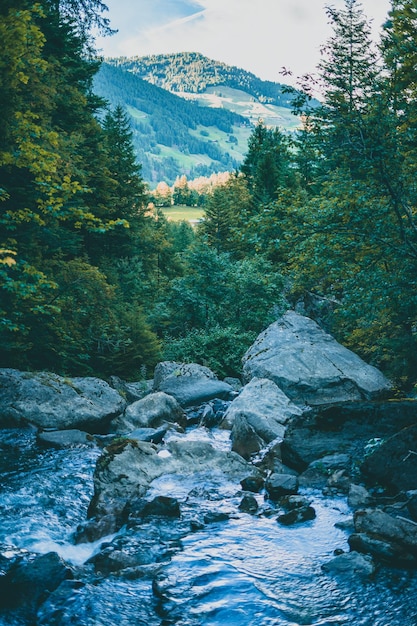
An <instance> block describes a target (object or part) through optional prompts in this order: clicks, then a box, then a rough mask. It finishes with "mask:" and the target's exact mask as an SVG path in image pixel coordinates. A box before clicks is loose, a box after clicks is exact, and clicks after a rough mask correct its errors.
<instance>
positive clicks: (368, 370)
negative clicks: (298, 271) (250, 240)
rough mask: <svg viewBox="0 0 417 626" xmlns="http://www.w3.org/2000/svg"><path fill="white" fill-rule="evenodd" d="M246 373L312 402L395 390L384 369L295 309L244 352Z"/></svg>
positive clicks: (370, 396)
mask: <svg viewBox="0 0 417 626" xmlns="http://www.w3.org/2000/svg"><path fill="white" fill-rule="evenodd" d="M243 374H244V378H245V380H246V381H248V380H251V379H252V378H254V377H257V378H268V379H270V380H272V381H274V382H275V383H276V384H277V385H278V387H280V388H281V389H282V390H283V391H284V393H285V394H286V395H287V396H288V397H289V398H291V399H292V400H294V402H297V403H300V404H304V403H306V404H308V405H322V404H328V403H330V402H332V403H333V402H348V401H358V400H363V399H375V398H379V397H381V396H382V395H387V394H388V392H389V391H390V390H391V383H390V382H389V381H388V380H387V379H386V378H385V376H383V374H382V373H381V372H380V371H379V370H377V369H376V368H375V367H373V366H371V365H368V364H367V363H365V362H364V361H363V360H362V359H361V358H360V357H359V356H357V355H356V354H354V353H353V352H352V351H351V350H348V349H347V348H345V347H344V346H342V345H340V344H339V343H338V342H337V341H336V340H335V339H334V338H333V337H331V336H330V335H329V334H327V333H326V332H324V330H322V329H321V328H320V327H319V326H318V324H316V322H314V321H313V320H311V319H309V318H308V317H304V316H303V315H299V314H298V313H295V312H294V311H288V312H287V313H286V314H285V315H284V316H283V317H282V318H281V319H279V320H278V321H276V322H274V323H273V324H271V325H270V326H269V327H268V328H267V329H266V330H265V331H263V332H262V333H261V334H260V335H259V337H258V338H257V339H256V341H255V343H254V344H253V345H252V346H251V348H249V350H248V351H247V352H246V354H245V355H244V357H243Z"/></svg>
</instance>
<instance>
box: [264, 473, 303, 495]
mask: <svg viewBox="0 0 417 626" xmlns="http://www.w3.org/2000/svg"><path fill="white" fill-rule="evenodd" d="M265 488H266V490H267V492H268V495H269V497H270V498H271V500H274V501H275V500H278V499H279V498H280V497H281V496H286V495H291V494H295V493H297V491H298V479H297V477H296V476H292V475H289V474H271V476H270V477H269V478H268V479H267V481H266V483H265Z"/></svg>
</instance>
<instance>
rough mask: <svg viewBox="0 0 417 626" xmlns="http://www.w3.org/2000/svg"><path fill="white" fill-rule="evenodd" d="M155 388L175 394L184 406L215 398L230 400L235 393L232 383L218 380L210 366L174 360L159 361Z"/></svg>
mask: <svg viewBox="0 0 417 626" xmlns="http://www.w3.org/2000/svg"><path fill="white" fill-rule="evenodd" d="M153 389H154V391H163V392H165V393H167V394H169V395H170V396H173V397H174V398H175V399H176V400H177V401H178V403H179V404H180V405H181V406H182V407H188V406H194V405H199V404H203V402H208V401H209V400H212V399H213V398H221V399H223V400H229V399H231V398H232V397H234V395H235V392H234V391H233V388H232V387H231V385H228V384H227V383H225V382H222V381H220V380H218V378H217V376H216V375H215V374H214V372H212V371H211V370H210V369H209V368H208V367H204V366H203V365H198V364H197V363H175V362H173V361H163V362H162V363H158V365H157V366H156V368H155V374H154V386H153Z"/></svg>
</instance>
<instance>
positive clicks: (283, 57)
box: [97, 0, 391, 83]
mask: <svg viewBox="0 0 417 626" xmlns="http://www.w3.org/2000/svg"><path fill="white" fill-rule="evenodd" d="M104 1H105V3H106V4H107V6H108V7H109V12H108V13H107V14H106V16H107V17H109V18H110V21H111V25H112V27H113V28H117V29H118V31H119V32H118V33H117V34H116V35H113V36H112V37H106V38H99V39H98V40H97V46H98V48H99V50H100V52H101V53H102V54H103V55H104V56H144V55H148V54H162V53H169V52H201V53H202V54H204V55H206V56H208V57H209V58H211V59H215V60H216V61H223V62H224V63H227V64H228V65H236V66H237V67H240V68H243V69H245V70H247V71H250V72H253V73H254V74H256V75H257V76H258V77H260V78H262V79H264V80H272V81H275V82H286V83H288V82H291V79H289V78H288V77H283V76H282V75H281V74H280V70H281V68H282V67H286V68H288V69H290V70H291V71H292V72H293V74H294V76H301V75H303V74H305V73H311V72H314V70H315V68H316V66H317V63H318V62H319V60H320V46H321V45H323V44H324V43H325V42H326V40H327V39H328V37H329V35H330V33H331V30H330V28H329V25H328V23H327V16H326V12H325V6H326V5H331V6H334V7H337V8H342V7H343V6H344V1H343V0H329V1H326V0H107V1H106V0H104ZM361 5H362V7H363V10H364V13H365V15H366V16H367V17H368V18H370V19H372V23H373V29H374V32H375V33H378V32H379V31H380V26H381V24H382V23H383V22H384V21H385V18H386V16H387V13H388V10H389V8H390V5H391V3H390V0H362V1H361Z"/></svg>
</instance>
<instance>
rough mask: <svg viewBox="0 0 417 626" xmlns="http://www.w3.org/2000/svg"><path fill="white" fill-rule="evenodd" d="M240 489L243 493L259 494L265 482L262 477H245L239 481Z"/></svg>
mask: <svg viewBox="0 0 417 626" xmlns="http://www.w3.org/2000/svg"><path fill="white" fill-rule="evenodd" d="M240 484H241V486H242V489H243V490H244V491H252V492H253V493H259V492H260V491H261V489H263V487H264V485H265V480H264V479H263V477H262V476H247V477H246V478H244V479H243V480H241V481H240Z"/></svg>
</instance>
